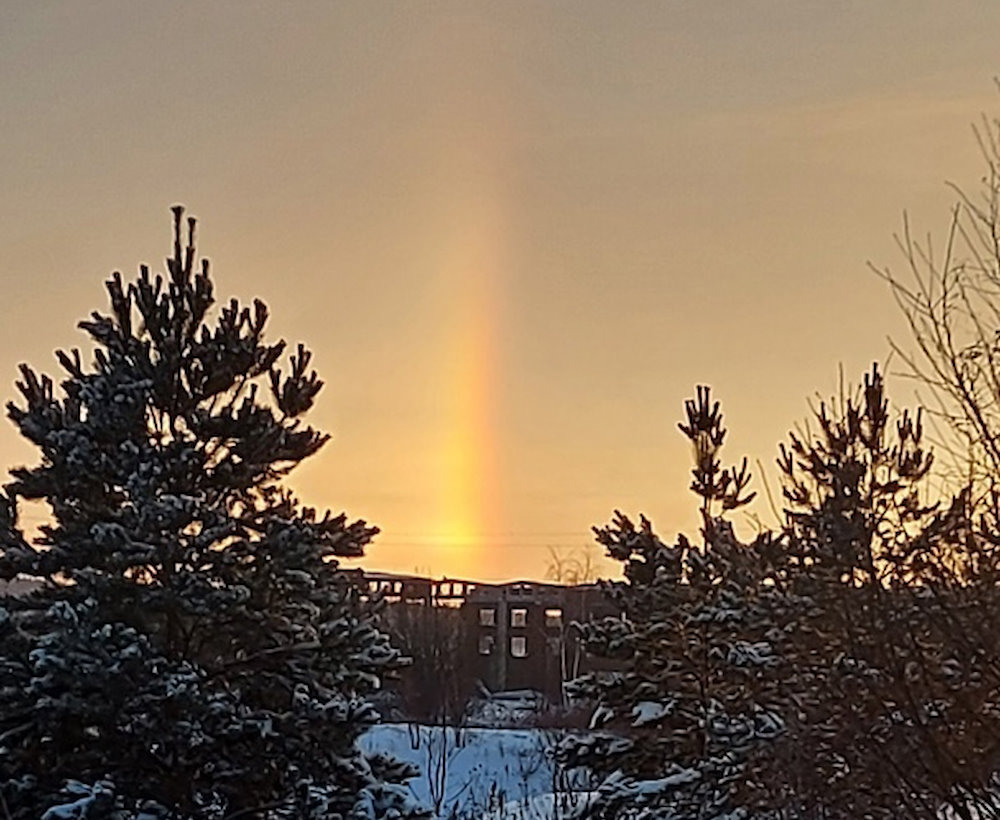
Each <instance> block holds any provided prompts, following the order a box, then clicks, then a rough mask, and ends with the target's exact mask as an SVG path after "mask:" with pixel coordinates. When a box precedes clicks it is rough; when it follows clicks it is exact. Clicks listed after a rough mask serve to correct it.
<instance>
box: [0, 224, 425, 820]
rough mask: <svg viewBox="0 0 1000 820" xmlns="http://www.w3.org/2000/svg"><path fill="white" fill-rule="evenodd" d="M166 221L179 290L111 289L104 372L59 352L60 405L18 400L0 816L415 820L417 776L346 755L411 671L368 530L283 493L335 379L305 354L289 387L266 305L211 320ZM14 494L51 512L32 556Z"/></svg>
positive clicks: (202, 288) (45, 396) (1, 633)
mask: <svg viewBox="0 0 1000 820" xmlns="http://www.w3.org/2000/svg"><path fill="white" fill-rule="evenodd" d="M174 215H175V224H174V229H175V238H174V249H173V255H172V257H171V258H169V259H168V260H167V266H168V274H167V276H166V277H163V276H160V275H156V276H154V275H152V274H151V273H150V272H149V270H148V268H146V267H145V266H143V267H142V269H141V271H140V274H139V276H138V278H137V279H136V280H135V281H133V282H131V283H130V284H125V283H124V282H123V281H122V277H121V276H120V275H119V274H118V273H116V274H114V276H113V277H112V278H111V280H110V281H109V282H108V283H107V289H108V293H109V295H110V301H111V310H110V312H109V313H108V314H101V313H96V312H95V313H93V314H92V315H91V318H89V319H87V320H85V321H83V322H81V325H80V326H81V327H82V328H83V329H84V330H85V331H86V332H87V333H88V335H89V337H90V340H91V342H92V344H93V346H94V354H93V362H92V364H90V365H89V366H88V365H85V364H84V362H83V359H82V357H81V354H80V352H79V351H76V350H74V351H72V352H71V353H64V352H59V353H58V358H59V361H60V363H61V364H62V367H63V369H64V370H65V376H64V378H63V380H62V382H61V384H60V386H59V388H58V389H57V388H56V386H55V385H54V384H53V382H52V380H51V379H50V378H49V377H47V376H39V375H38V374H36V373H35V372H34V371H33V370H31V369H30V368H29V367H27V366H23V367H22V370H21V375H22V378H21V381H20V382H19V384H18V387H19V389H20V392H21V394H22V399H21V401H20V402H19V403H11V404H10V405H9V406H8V412H9V414H10V417H11V419H12V420H13V421H14V423H15V424H16V426H17V427H18V429H19V430H20V432H21V434H22V435H23V436H25V438H27V439H28V440H29V441H30V442H31V443H32V444H34V445H35V446H36V447H37V448H38V449H39V453H40V461H39V463H38V464H37V466H34V467H25V468H19V469H16V470H14V471H13V480H12V482H11V483H10V484H8V485H7V487H6V493H7V495H6V497H5V498H4V499H3V501H2V504H0V529H2V533H0V534H2V538H3V540H2V546H0V577H3V578H8V579H9V578H12V577H14V576H16V575H18V574H23V575H29V576H34V577H37V578H41V579H44V581H45V583H44V584H43V586H42V587H41V589H40V590H39V591H37V592H36V593H34V594H32V595H30V596H28V597H26V598H20V599H14V598H8V599H6V600H0V607H2V608H0V771H2V772H3V776H2V782H0V797H2V798H3V803H4V805H3V811H4V812H5V814H4V816H8V815H9V817H10V818H13V820H21V819H22V818H25V819H27V818H32V820H34V818H38V817H41V816H45V817H49V818H59V817H140V816H141V817H159V816H164V817H165V816H170V817H178V818H180V817H198V818H212V817H219V818H221V817H228V816H237V815H239V816H251V815H252V816H260V817H274V818H279V817H294V818H306V817H324V818H325V817H345V818H346V817H352V818H378V817H384V816H393V817H397V816H401V815H403V816H405V815H407V814H412V813H413V812H414V811H415V809H414V807H413V806H411V805H410V804H409V800H408V798H407V795H406V792H404V791H403V790H402V787H401V786H398V785H394V784H397V783H399V782H401V780H402V778H404V777H406V776H407V775H409V774H412V772H410V771H409V770H407V769H406V768H405V767H401V766H399V765H397V764H395V763H393V762H392V761H391V760H388V759H385V758H381V757H373V758H367V757H365V756H364V755H362V754H361V753H360V752H359V750H358V747H357V745H356V740H357V738H358V736H359V735H360V733H361V732H362V731H363V730H364V729H365V728H366V727H367V726H369V725H370V724H371V723H372V722H373V721H374V720H375V719H376V715H375V714H374V712H373V710H372V709H371V707H370V706H369V705H368V703H367V701H366V698H367V696H368V695H369V694H370V693H371V692H372V691H373V690H374V689H375V688H377V687H378V685H379V676H380V675H381V674H382V673H383V672H385V671H387V670H390V669H392V668H393V667H394V666H397V665H398V664H399V657H398V653H397V652H396V651H395V650H394V649H392V648H391V647H390V645H389V644H388V642H387V640H386V638H385V637H384V636H383V635H382V634H381V633H380V632H379V631H378V630H377V629H376V628H375V626H374V624H373V617H374V613H373V612H372V611H371V609H370V608H369V606H368V605H367V604H366V603H364V602H363V601H362V600H361V598H360V594H359V593H360V591H359V589H358V588H357V586H356V583H355V582H354V580H353V579H352V577H351V575H350V574H349V573H345V572H344V571H342V570H340V569H339V568H338V563H337V559H338V558H341V557H356V556H360V555H361V554H362V551H363V548H364V546H365V545H366V544H367V543H368V542H369V541H370V539H371V537H372V535H373V534H374V533H375V532H376V530H375V529H374V528H372V527H369V526H367V525H366V524H365V523H364V522H361V521H353V522H352V521H348V520H347V519H346V517H345V516H344V515H331V514H330V513H329V512H327V513H325V514H323V515H317V514H316V512H315V511H314V510H312V509H307V508H303V507H301V506H300V505H299V504H298V502H297V501H296V500H295V498H294V497H293V496H292V495H291V493H290V492H289V491H288V490H286V489H284V488H283V487H282V486H281V483H280V480H281V478H282V477H283V476H284V475H285V474H286V473H287V472H288V471H289V470H290V469H291V468H292V467H294V466H295V465H296V464H297V463H298V462H300V461H301V460H302V459H304V458H306V457H308V456H310V455H312V454H313V453H315V452H316V451H317V450H318V449H319V448H320V447H321V446H322V445H323V444H324V442H325V441H326V440H327V436H326V435H324V434H321V433H319V432H317V431H316V430H314V429H313V428H311V427H309V426H306V425H304V424H303V422H302V420H301V419H302V416H303V414H304V413H306V411H308V410H309V408H310V406H311V405H312V403H313V400H314V399H315V397H316V394H317V393H318V391H319V389H320V387H321V386H322V382H321V381H320V380H319V379H318V377H317V375H316V373H315V372H314V371H310V370H309V361H310V354H309V352H308V351H307V350H306V349H305V348H303V347H302V346H301V345H300V346H299V348H298V350H297V352H296V353H294V354H293V355H292V356H291V357H290V360H289V367H288V369H287V370H282V369H281V367H280V366H279V359H280V358H281V356H282V353H283V351H284V349H285V344H284V342H277V343H274V344H269V343H266V342H265V341H264V328H265V325H266V321H267V310H266V308H265V306H264V304H263V303H262V302H260V301H255V302H254V305H253V307H252V308H245V307H241V306H240V305H239V304H238V303H237V302H236V300H233V301H231V302H230V303H229V304H228V305H226V306H225V307H223V309H222V311H221V315H219V316H218V317H217V318H216V319H214V320H210V319H209V311H210V308H211V307H212V305H213V303H214V301H215V300H214V296H213V285H212V280H211V278H210V276H209V268H208V263H207V261H203V262H202V263H201V266H200V268H198V269H196V268H195V247H194V221H193V220H190V219H189V220H188V223H187V229H188V230H187V238H186V241H184V240H183V237H182V227H183V226H182V209H180V208H175V209H174ZM21 499H29V500H36V499H37V500H41V501H44V502H47V503H48V505H49V506H50V508H51V512H52V520H51V523H50V524H49V525H47V526H44V527H42V530H41V534H40V536H39V537H37V539H35V540H31V541H29V540H28V539H26V538H25V536H24V535H23V533H22V532H21V530H20V529H19V527H18V524H17V505H18V502H19V501H20V500H21ZM67 790H68V791H67Z"/></svg>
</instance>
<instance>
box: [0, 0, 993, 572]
mask: <svg viewBox="0 0 1000 820" xmlns="http://www.w3.org/2000/svg"><path fill="white" fill-rule="evenodd" d="M998 32H1000V4H998V3H995V2H986V0H952V2H949V3H947V4H945V3H932V2H929V0H928V2H922V1H921V2H912V1H911V0H907V2H905V3H904V2H902V0H898V2H897V0H886V2H880V3H866V2H848V3H829V2H825V1H824V0H800V2H796V3H766V2H762V3H727V4H722V3H716V2H702V3H666V2H662V3H655V2H649V3H645V2H639V3H625V4H623V3H612V2H605V1H604V0H600V1H599V0H578V2H574V3H554V2H550V3H541V2H537V0H505V2H502V3H496V2H485V0H484V1H483V2H480V0H441V2H435V3H432V4H426V3H391V4H371V3H365V2H354V3H350V2H344V3H294V4H272V3H263V2H246V0H241V1H240V2H236V1H235V0H218V2H213V3H198V2H193V0H179V2H176V3H170V4H158V5H157V4H136V3H132V2H128V0H93V2H88V3H85V4H82V3H79V4H76V3H7V4H0V104H2V111H3V115H2V116H0V179H2V180H3V181H4V190H5V196H4V197H2V198H0V247H2V248H3V260H4V261H3V271H2V274H0V275H2V276H3V285H4V290H3V300H2V303H0V312H2V321H0V378H2V379H5V381H2V382H0V384H3V385H4V390H5V391H6V392H5V393H3V395H2V396H0V398H2V399H3V400H8V399H11V398H13V397H14V387H13V383H14V380H15V378H16V375H17V364H18V363H19V362H22V361H26V362H29V363H31V364H32V365H33V366H35V367H36V368H38V369H40V370H41V371H43V372H47V373H50V374H53V375H56V376H57V378H58V367H57V365H56V363H55V360H54V358H53V356H52V351H53V350H54V349H56V348H70V347H73V346H77V345H80V344H81V342H82V340H83V339H82V335H81V334H80V333H79V331H77V330H76V323H77V322H78V321H79V320H80V319H81V318H83V317H85V316H87V315H88V314H89V313H90V311H91V310H94V309H104V307H105V298H106V297H105V293H104V290H103V286H102V283H103V281H104V280H105V278H106V277H107V276H108V274H109V273H110V272H111V271H112V270H115V269H119V270H122V271H123V272H124V273H125V274H129V273H131V272H133V271H135V270H136V269H137V266H138V264H139V263H140V262H147V263H150V264H152V265H154V266H156V267H162V259H163V257H164V256H165V255H166V254H167V253H168V251H169V241H170V222H169V218H170V217H169V210H168V209H169V207H170V206H171V205H172V204H174V203H183V204H185V205H186V206H187V207H188V209H189V213H191V214H193V215H195V216H197V217H198V218H199V219H200V228H199V236H200V246H199V250H200V251H201V252H202V253H204V254H205V255H206V256H208V257H210V258H211V260H212V269H213V272H214V276H215V279H216V293H217V294H218V295H219V297H220V298H221V299H227V298H228V297H229V296H231V295H233V296H238V297H239V298H241V299H243V300H249V299H251V298H253V297H255V296H259V297H261V298H262V299H263V300H264V301H265V302H266V303H267V304H268V306H269V308H270V312H271V317H272V320H271V325H270V333H271V337H272V338H279V337H280V338H285V339H287V340H288V341H289V342H290V343H291V344H292V345H293V346H294V344H295V343H296V342H299V341H302V342H304V343H306V344H307V345H308V346H309V347H310V348H311V349H312V350H313V352H314V354H315V358H314V360H313V361H314V364H315V366H316V367H317V369H318V370H319V373H320V375H321V377H322V378H323V379H324V380H325V382H326V386H325V388H324V390H323V391H322V393H321V394H320V396H319V399H318V401H317V403H316V406H315V408H314V410H313V412H312V414H311V416H310V419H309V421H310V423H312V424H313V425H315V426H316V427H318V428H320V429H322V430H325V431H329V432H331V433H332V436H333V438H332V440H331V441H330V443H329V444H328V445H327V446H326V447H324V448H323V450H322V451H321V452H320V453H319V454H317V455H316V456H314V457H313V458H312V459H310V460H309V461H308V462H307V463H305V464H304V465H302V466H301V467H300V468H298V469H297V470H296V471H295V472H293V473H292V474H291V476H290V479H289V480H290V484H291V485H292V487H293V489H294V490H295V491H296V492H297V493H299V495H300V496H301V497H302V499H303V500H304V501H305V502H306V503H308V504H310V505H312V506H315V507H319V508H321V509H322V508H327V507H329V508H332V509H334V510H336V511H341V510H343V511H346V512H347V514H348V515H349V516H353V517H361V518H364V519H366V520H368V521H370V522H371V523H374V524H376V525H378V526H379V527H380V529H381V534H380V535H379V536H378V538H377V539H376V541H375V543H374V545H373V546H372V548H371V549H370V551H369V553H368V555H367V556H366V557H365V559H364V560H363V562H362V563H363V565H364V566H368V567H372V568H375V569H382V570H391V571H398V572H407V573H408V572H413V571H415V570H419V571H421V572H430V573H433V574H434V575H437V576H440V575H451V576H459V577H462V576H464V577H471V578H482V579H505V578H540V577H542V576H543V575H544V574H545V571H546V565H547V563H548V560H549V550H550V549H553V548H556V549H559V550H562V551H563V552H566V551H573V550H580V549H583V548H585V547H586V546H587V545H588V544H592V542H593V539H592V536H591V533H590V527H591V526H592V525H595V524H602V523H604V522H606V521H607V520H608V519H609V518H610V517H611V515H612V514H613V511H614V510H615V509H616V508H620V509H622V510H623V511H625V512H627V513H629V514H632V515H633V516H635V515H637V514H638V513H639V512H645V513H646V514H648V515H649V516H650V517H651V518H652V520H653V521H654V524H655V525H656V527H657V529H658V531H659V532H660V533H661V534H662V535H663V536H664V537H668V538H669V537H672V535H673V534H674V533H676V532H677V531H678V530H681V531H686V532H688V533H693V532H694V530H695V529H696V527H697V524H698V518H697V511H696V507H695V505H694V504H693V503H692V501H691V499H690V496H689V492H688V489H687V488H688V485H689V483H690V478H689V469H690V465H689V453H688V449H687V444H686V442H685V441H684V439H683V438H682V437H681V436H680V434H679V433H677V431H676V428H675V424H676V422H677V421H678V420H679V418H680V416H681V413H682V408H683V402H684V400H685V399H686V398H688V397H689V396H691V395H692V394H693V391H694V387H695V385H696V384H700V383H708V384H711V385H712V387H713V394H714V395H715V396H717V397H718V398H720V399H721V400H722V404H723V411H724V413H725V416H726V422H727V426H728V428H729V430H730V434H729V439H728V443H727V447H726V450H725V452H724V457H726V458H731V459H732V460H734V461H735V460H738V459H739V458H740V457H741V456H742V455H744V454H746V455H748V456H750V458H751V462H754V461H756V460H757V459H759V460H760V461H761V462H763V463H764V464H765V465H770V464H772V463H773V460H774V457H775V455H776V451H777V445H778V443H779V442H780V441H782V440H783V438H784V437H785V435H786V433H787V431H788V430H789V429H790V428H791V427H792V426H793V425H794V424H796V423H797V422H798V421H800V420H801V419H802V418H803V417H804V416H805V415H806V413H807V399H808V398H810V397H812V396H814V395H815V394H816V393H817V392H819V393H821V394H830V393H831V392H833V391H835V390H836V387H837V381H838V372H839V368H840V366H842V367H843V371H844V373H845V375H846V377H847V379H848V380H853V381H857V380H858V379H860V378H861V376H862V374H863V373H865V372H867V371H868V369H869V368H870V365H871V363H872V361H874V360H884V358H885V356H886V353H887V350H888V346H887V344H886V336H887V335H889V334H892V335H894V336H896V337H900V338H903V339H905V338H906V329H905V327H904V323H903V321H902V320H901V318H900V317H899V316H898V315H897V313H896V310H895V307H894V305H893V302H892V298H891V296H890V294H889V293H888V291H887V290H886V288H885V286H884V284H883V283H882V282H880V281H879V280H878V279H877V278H876V277H875V276H874V275H872V274H871V273H870V272H869V271H868V270H867V268H866V262H867V261H868V260H872V261H874V262H876V263H879V264H888V265H893V264H897V263H898V262H899V257H898V255H897V251H896V248H895V245H894V242H893V239H892V234H893V231H895V230H897V229H898V228H899V226H900V224H901V213H902V211H903V210H904V209H907V210H908V211H909V213H910V221H911V224H912V225H913V227H914V232H915V233H916V234H918V235H922V234H923V233H924V232H925V231H927V230H930V231H931V232H936V233H938V234H939V235H941V231H942V229H943V228H944V227H945V225H946V223H947V219H948V209H949V206H950V204H951V201H952V199H953V193H952V192H951V191H950V190H949V189H948V188H947V187H946V186H945V185H944V182H945V181H946V180H951V181H955V182H958V183H960V184H968V185H972V184H974V183H975V181H976V180H977V179H978V178H979V176H980V175H981V173H982V171H981V168H980V164H979V160H978V157H977V152H976V148H975V145H974V142H973V140H972V138H971V135H970V129H969V124H970V122H972V121H973V120H975V119H976V118H977V117H978V116H979V114H980V113H981V112H983V111H987V112H996V111H997V110H1000V97H998V95H997V93H996V90H995V88H994V86H993V83H992V81H991V78H992V77H993V76H994V75H995V74H996V73H997V71H998V67H997V62H996V42H997V34H998ZM165 43H166V44H169V48H168V49H166V51H165V50H164V44H165ZM150 55H157V56H156V58H155V59H153V58H151V56H150ZM897 266H898V264H897ZM891 369H892V368H890V370H891ZM4 374H6V375H4ZM889 387H890V395H891V397H892V400H893V402H894V403H895V404H900V405H902V404H907V403H910V402H912V388H911V387H910V386H909V385H907V384H906V383H905V382H902V381H900V382H898V383H897V382H894V381H890V383H889ZM36 458H37V454H36V452H35V451H34V450H33V449H32V448H31V447H29V446H27V445H26V443H25V442H23V441H22V440H20V439H19V438H18V436H17V434H16V432H15V431H14V429H13V427H12V426H11V425H9V424H0V464H2V465H11V466H13V465H17V464H23V463H25V462H30V461H33V460H34V459H36ZM773 477H774V476H773V472H772V478H773ZM752 489H755V490H757V491H758V496H759V497H760V498H761V499H764V498H766V494H765V493H764V492H763V487H762V486H761V484H760V483H759V481H758V482H757V483H755V484H753V485H752ZM757 512H759V513H760V514H761V516H762V517H763V518H765V519H766V518H767V517H768V515H769V513H768V511H767V509H766V504H764V503H763V502H762V506H761V508H759V509H758V510H757ZM601 568H602V570H604V571H608V572H610V571H612V570H613V569H614V567H613V566H612V565H610V564H602V566H601Z"/></svg>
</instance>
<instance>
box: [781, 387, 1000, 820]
mask: <svg viewBox="0 0 1000 820" xmlns="http://www.w3.org/2000/svg"><path fill="white" fill-rule="evenodd" d="M814 421H815V426H813V427H812V429H811V430H810V429H809V428H807V429H806V430H804V431H803V432H801V433H800V434H798V435H793V436H792V437H791V440H790V444H789V445H788V446H787V447H782V449H781V458H780V459H779V466H780V468H781V471H782V474H783V481H784V496H785V500H786V507H787V509H786V516H787V521H786V527H785V530H786V538H785V542H786V544H787V549H788V572H787V574H786V578H785V584H786V587H787V588H788V589H789V590H790V591H793V592H794V594H795V595H796V597H797V599H798V600H799V601H800V602H801V604H802V605H801V606H799V607H798V610H797V612H796V615H795V618H794V626H793V628H791V629H789V639H790V641H791V643H792V644H793V645H794V649H793V651H792V652H791V653H790V661H791V664H792V666H793V668H794V671H795V674H794V675H792V676H790V677H789V678H788V680H787V681H786V686H787V689H788V692H789V694H790V695H792V696H793V697H794V701H795V703H796V709H795V710H793V711H792V712H790V713H789V715H788V727H789V731H788V733H787V737H786V740H787V742H786V743H785V744H783V747H784V748H783V753H784V754H785V759H784V760H783V765H782V766H781V769H780V771H778V772H776V773H775V777H776V778H781V777H783V778H785V779H786V780H787V784H788V789H789V791H790V792H792V793H793V794H795V795H796V805H797V807H798V809H799V811H800V812H801V814H802V815H804V816H822V817H829V818H836V819H837V820H839V819H840V818H844V820H847V819H848V818H856V817H872V818H885V820H891V819H892V818H899V817H909V818H926V819H927V820H933V818H937V817H940V816H942V814H941V812H942V806H944V805H946V804H949V805H950V806H951V809H952V812H953V814H952V816H955V817H963V818H968V819H969V820H971V818H972V817H974V816H984V817H985V816H995V815H996V813H997V804H996V802H995V799H994V798H992V795H993V794H994V789H993V787H992V785H991V784H992V783H994V782H995V776H996V772H997V771H998V769H1000V765H998V762H1000V758H998V754H997V745H996V737H997V736H998V732H1000V712H998V702H997V693H998V691H1000V667H998V665H997V663H996V662H995V659H996V657H997V654H998V651H1000V637H998V635H1000V596H998V594H997V583H996V581H997V577H998V568H1000V550H998V548H997V546H996V545H997V543H998V541H997V538H996V532H997V530H996V520H997V519H996V518H992V519H991V520H986V519H981V520H979V521H976V520H975V519H974V518H973V516H972V515H971V514H970V509H971V507H972V505H971V504H970V500H969V490H968V489H966V490H964V491H962V492H960V493H959V494H958V495H957V496H956V497H954V498H953V499H950V500H948V499H943V501H945V502H946V503H943V504H942V505H941V506H940V507H939V506H938V505H936V504H929V503H927V501H926V500H923V499H926V498H927V496H928V495H929V492H928V488H927V487H926V483H927V476H928V473H929V471H930V468H931V464H932V455H931V453H930V452H929V451H928V450H927V449H926V447H925V445H924V442H923V431H922V424H921V414H920V413H919V412H918V413H917V414H910V413H908V412H904V413H902V414H901V415H900V416H899V417H898V418H893V416H892V415H891V413H890V410H889V402H888V399H887V398H886V395H885V384H884V380H883V378H882V375H881V374H880V373H879V372H878V369H877V368H873V369H872V372H871V373H870V374H869V375H868V376H866V377H865V380H864V385H863V388H862V389H861V390H860V392H859V395H856V396H841V397H840V398H839V400H838V401H835V402H831V403H824V404H822V405H820V407H819V408H817V411H816V413H815V418H814ZM982 506H985V505H980V508H982ZM993 507H994V508H995V507H996V504H995V499H994V504H993ZM986 799H990V800H993V801H994V802H993V805H992V807H990V808H989V809H988V810H987V809H986V808H984V805H983V804H982V803H980V805H979V814H978V815H977V814H976V813H975V812H972V811H971V810H970V808H969V806H970V804H972V803H975V802H976V801H982V800H986ZM810 812H811V813H810Z"/></svg>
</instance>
